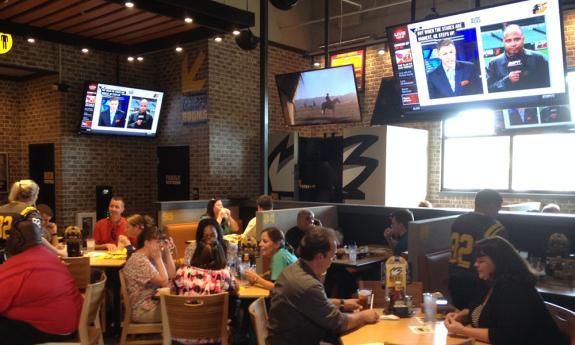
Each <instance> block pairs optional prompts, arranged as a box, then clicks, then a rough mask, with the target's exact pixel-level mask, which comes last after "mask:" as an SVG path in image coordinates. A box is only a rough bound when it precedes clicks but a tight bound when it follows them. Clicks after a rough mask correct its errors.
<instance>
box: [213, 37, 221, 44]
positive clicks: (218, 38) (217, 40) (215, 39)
mask: <svg viewBox="0 0 575 345" xmlns="http://www.w3.org/2000/svg"><path fill="white" fill-rule="evenodd" d="M214 41H216V42H218V43H220V42H221V41H222V38H221V37H220V36H216V37H215V38H214Z"/></svg>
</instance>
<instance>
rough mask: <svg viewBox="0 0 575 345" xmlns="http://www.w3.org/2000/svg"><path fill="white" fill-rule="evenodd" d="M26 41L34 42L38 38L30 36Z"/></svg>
mask: <svg viewBox="0 0 575 345" xmlns="http://www.w3.org/2000/svg"><path fill="white" fill-rule="evenodd" d="M26 41H28V43H34V42H36V40H35V39H33V38H32V37H30V38H28V39H27V40H26Z"/></svg>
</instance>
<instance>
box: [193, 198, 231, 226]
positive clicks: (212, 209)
mask: <svg viewBox="0 0 575 345" xmlns="http://www.w3.org/2000/svg"><path fill="white" fill-rule="evenodd" d="M205 218H214V219H215V220H216V221H217V222H218V224H219V225H220V227H221V228H222V232H223V234H224V235H227V234H229V233H237V232H238V231H239V229H240V226H239V225H238V222H236V220H235V219H234V218H232V215H231V212H230V210H229V209H227V208H225V207H224V205H223V204H222V200H221V199H211V200H210V201H208V207H207V208H206V213H205V214H204V215H203V216H202V217H201V218H200V220H202V219H205Z"/></svg>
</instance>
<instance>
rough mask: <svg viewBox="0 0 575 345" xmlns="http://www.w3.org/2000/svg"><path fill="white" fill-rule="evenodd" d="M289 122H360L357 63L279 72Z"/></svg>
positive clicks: (281, 92) (292, 123)
mask: <svg viewBox="0 0 575 345" xmlns="http://www.w3.org/2000/svg"><path fill="white" fill-rule="evenodd" d="M276 84H277V87H278V92H279V97H280V103H281V107H282V112H283V114H284V118H285V123H286V125H288V126H303V125H319V124H330V123H343V122H360V121H361V110H360V107H359V99H358V95H357V86H356V80H355V74H354V68H353V65H344V66H338V67H332V68H324V69H317V70H310V71H301V72H295V73H288V74H279V75H276Z"/></svg>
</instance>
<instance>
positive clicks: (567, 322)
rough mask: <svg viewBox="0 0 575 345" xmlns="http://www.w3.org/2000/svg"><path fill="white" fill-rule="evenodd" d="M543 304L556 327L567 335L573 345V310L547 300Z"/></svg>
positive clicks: (574, 337)
mask: <svg viewBox="0 0 575 345" xmlns="http://www.w3.org/2000/svg"><path fill="white" fill-rule="evenodd" d="M545 306H546V307H547V310H549V313H550V314H551V317H553V321H555V324H556V325H557V327H559V329H560V330H561V332H562V333H564V334H566V335H567V336H568V337H569V340H570V344H571V345H575V312H572V311H571V310H569V309H566V308H563V307H561V306H558V305H556V304H553V303H549V302H545Z"/></svg>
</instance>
